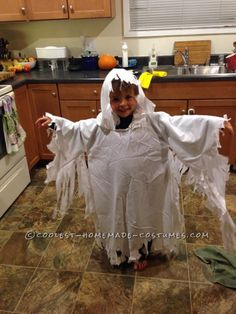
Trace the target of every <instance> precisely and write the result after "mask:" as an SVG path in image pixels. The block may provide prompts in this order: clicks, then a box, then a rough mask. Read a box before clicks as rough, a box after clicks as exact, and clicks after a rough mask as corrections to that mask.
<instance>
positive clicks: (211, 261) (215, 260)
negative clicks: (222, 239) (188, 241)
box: [193, 246, 236, 289]
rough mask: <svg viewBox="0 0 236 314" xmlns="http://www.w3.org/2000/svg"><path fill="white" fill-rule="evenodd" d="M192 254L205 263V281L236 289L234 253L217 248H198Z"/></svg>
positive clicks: (235, 256) (235, 257) (235, 260)
mask: <svg viewBox="0 0 236 314" xmlns="http://www.w3.org/2000/svg"><path fill="white" fill-rule="evenodd" d="M193 253H194V254H195V255H196V256H197V257H198V258H199V259H200V260H201V261H202V262H204V263H205V267H204V268H203V272H204V275H205V277H206V279H207V280H209V281H211V282H213V283H219V284H221V285H223V286H225V287H228V288H233V289H236V253H234V252H230V251H227V250H226V249H224V248H221V247H217V246H207V247H204V248H198V249H195V250H194V251H193Z"/></svg>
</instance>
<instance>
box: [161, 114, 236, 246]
mask: <svg viewBox="0 0 236 314" xmlns="http://www.w3.org/2000/svg"><path fill="white" fill-rule="evenodd" d="M156 118H157V120H158V121H159V124H160V127H161V130H162V132H163V133H164V136H165V140H166V142H167V143H168V145H169V147H170V149H171V150H172V151H173V156H174V160H175V164H176V166H177V167H178V168H179V169H178V170H177V171H180V172H181V171H182V173H183V172H184V171H185V170H187V169H188V172H187V175H186V183H188V184H193V186H194V189H195V190H196V191H198V192H199V193H201V194H203V195H205V196H206V197H207V200H208V208H209V209H210V210H211V211H212V213H214V214H216V215H217V217H218V218H219V220H220V223H221V230H222V235H223V243H224V246H225V247H226V248H228V249H231V250H235V251H236V226H235V224H234V222H233V220H232V218H231V216H230V215H229V212H228V210H227V208H226V202H225V185H226V181H227V180H228V177H229V164H228V158H227V157H225V156H222V155H220V154H219V152H218V148H219V147H220V142H219V131H220V129H221V128H224V121H226V119H225V118H221V117H216V116H207V115H189V116H188V115H184V116H173V117H171V116H169V115H168V114H166V113H160V114H159V116H158V113H157V116H156Z"/></svg>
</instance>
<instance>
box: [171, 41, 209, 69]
mask: <svg viewBox="0 0 236 314" xmlns="http://www.w3.org/2000/svg"><path fill="white" fill-rule="evenodd" d="M185 48H188V51H189V64H206V63H207V62H208V61H209V60H210V59H209V58H210V56H211V40H193V41H176V42H175V43H174V51H176V50H179V51H182V52H184V50H185ZM174 62H175V65H183V59H182V57H181V55H180V53H175V57H174Z"/></svg>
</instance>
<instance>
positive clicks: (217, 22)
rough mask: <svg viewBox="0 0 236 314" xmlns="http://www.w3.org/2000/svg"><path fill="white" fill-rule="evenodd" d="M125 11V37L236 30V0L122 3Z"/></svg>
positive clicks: (138, 1)
mask: <svg viewBox="0 0 236 314" xmlns="http://www.w3.org/2000/svg"><path fill="white" fill-rule="evenodd" d="M123 9H124V11H123V12H124V31H125V33H126V35H132V33H133V34H136V35H138V34H141V35H142V36H143V35H145V34H146V36H147V35H148V34H152V33H153V32H159V33H161V32H163V31H164V32H169V33H170V35H171V31H172V33H173V34H176V32H178V31H180V32H182V33H183V31H188V33H193V34H196V33H207V32H209V31H210V33H217V32H219V30H220V31H221V32H222V28H223V29H224V30H225V31H226V29H228V30H227V31H226V32H235V30H236V0H197V1H196V0H123ZM163 34H164V33H163Z"/></svg>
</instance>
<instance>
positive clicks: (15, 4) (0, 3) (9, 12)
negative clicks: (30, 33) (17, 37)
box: [0, 0, 27, 22]
mask: <svg viewBox="0 0 236 314" xmlns="http://www.w3.org/2000/svg"><path fill="white" fill-rule="evenodd" d="M0 8H1V9H0V21H2V22H6V21H26V20H27V10H26V1H25V0H11V3H9V2H8V1H6V0H0Z"/></svg>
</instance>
